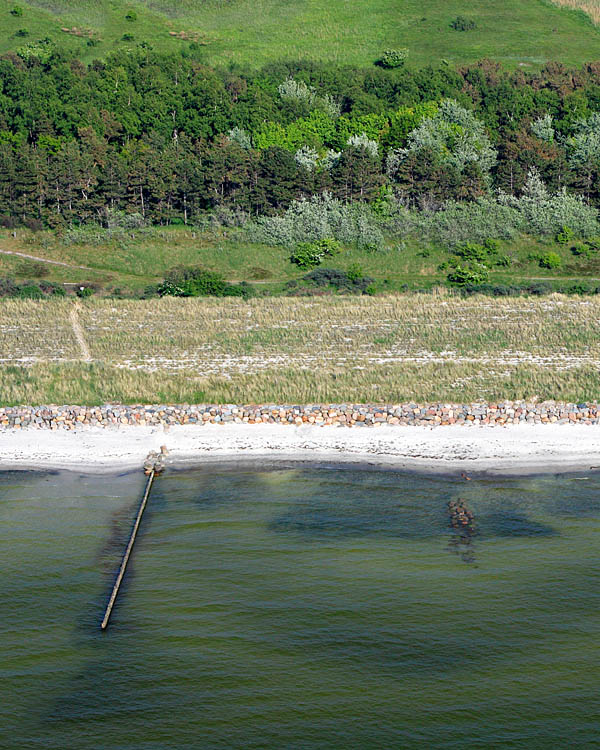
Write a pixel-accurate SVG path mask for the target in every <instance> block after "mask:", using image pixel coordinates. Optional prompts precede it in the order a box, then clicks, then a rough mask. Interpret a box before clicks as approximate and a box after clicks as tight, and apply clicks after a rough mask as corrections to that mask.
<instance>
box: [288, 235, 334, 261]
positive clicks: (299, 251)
mask: <svg viewBox="0 0 600 750" xmlns="http://www.w3.org/2000/svg"><path fill="white" fill-rule="evenodd" d="M340 251H341V248H340V243H339V242H337V241H336V240H334V239H332V238H331V237H327V238H325V239H323V240H316V241H315V242H300V243H298V245H297V247H296V249H295V250H294V252H293V253H292V254H291V255H290V261H291V262H292V263H295V264H296V265H297V266H299V267H300V268H314V267H315V266H319V265H320V264H321V263H322V261H323V259H324V258H326V257H331V256H333V255H337V254H338V253H339V252H340Z"/></svg>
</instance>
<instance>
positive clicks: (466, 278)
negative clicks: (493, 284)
mask: <svg viewBox="0 0 600 750" xmlns="http://www.w3.org/2000/svg"><path fill="white" fill-rule="evenodd" d="M488 277H489V270H488V269H487V268H486V266H484V265H482V264H481V263H475V262H471V263H468V264H467V265H464V266H456V268H454V269H453V270H452V271H450V273H449V274H448V282H449V283H450V284H452V286H467V285H470V284H485V283H486V282H487V280H488Z"/></svg>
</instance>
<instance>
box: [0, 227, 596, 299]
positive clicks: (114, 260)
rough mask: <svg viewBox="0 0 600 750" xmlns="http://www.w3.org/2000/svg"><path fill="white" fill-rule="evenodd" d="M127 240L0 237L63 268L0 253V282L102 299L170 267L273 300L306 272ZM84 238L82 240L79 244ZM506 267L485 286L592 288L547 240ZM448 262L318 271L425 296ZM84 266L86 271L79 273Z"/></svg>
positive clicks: (402, 254) (523, 244)
mask: <svg viewBox="0 0 600 750" xmlns="http://www.w3.org/2000/svg"><path fill="white" fill-rule="evenodd" d="M144 232H145V233H142V234H140V233H138V234H137V235H136V237H135V238H134V239H132V238H131V236H130V235H128V234H125V235H122V236H121V237H120V238H119V239H113V240H112V241H108V240H107V239H105V238H104V237H103V236H101V235H98V239H97V240H93V239H90V238H89V237H88V238H87V240H86V241H83V242H71V241H67V240H65V239H64V238H60V237H58V236H57V235H55V234H53V233H52V232H37V233H33V232H30V231H29V230H26V229H18V230H16V237H14V236H13V232H12V231H8V230H3V231H2V230H0V251H2V250H4V251H10V252H19V253H23V254H25V255H32V256H35V257H38V258H44V259H47V260H50V261H60V262H62V263H66V264H67V265H64V266H62V265H55V264H53V263H46V264H42V265H41V266H40V264H39V263H36V262H35V261H31V260H27V259H26V258H22V257H20V256H16V255H6V254H3V253H2V252H0V278H1V277H10V278H14V279H16V280H17V281H20V282H22V281H26V280H31V279H34V278H36V276H38V274H40V273H41V272H42V269H43V278H44V279H47V280H48V281H54V282H58V283H61V284H62V283H72V284H77V285H79V284H83V285H87V284H95V285H97V286H98V287H99V288H100V289H102V290H104V291H105V292H106V291H108V292H110V291H111V290H114V289H121V290H122V291H123V292H125V291H127V290H138V291H139V290H141V289H143V288H144V287H145V286H146V285H148V284H153V283H157V282H158V281H160V280H161V279H162V278H163V277H164V275H165V273H166V272H167V271H168V270H169V269H171V268H173V267H174V266H177V265H201V266H203V267H205V268H207V269H208V270H211V271H217V272H219V273H221V274H223V276H224V277H225V278H226V279H228V280H229V281H233V282H239V281H247V282H250V283H251V284H254V285H255V288H256V289H257V290H259V291H260V290H265V291H271V292H275V293H277V292H279V291H282V290H283V289H284V288H285V284H286V283H287V282H288V281H291V280H293V279H299V278H301V277H302V276H303V275H304V274H305V273H306V271H303V270H301V269H299V268H298V267H297V266H295V265H293V264H292V263H291V262H290V260H289V254H290V253H289V250H286V249H285V248H282V247H270V246H267V245H259V244H248V243H247V242H244V241H238V240H236V238H235V235H234V234H233V233H232V232H231V231H228V232H226V233H225V234H224V233H223V232H222V231H217V232H205V233H201V232H198V231H197V230H196V231H193V230H191V229H186V228H184V227H178V228H160V227H155V228H152V229H148V230H144ZM84 238H85V237H84ZM547 250H552V251H553V252H557V253H558V254H559V255H560V256H561V258H562V264H561V267H560V268H558V269H553V270H547V269H543V268H540V267H539V264H538V263H537V262H536V260H535V257H534V256H536V254H538V253H540V252H543V251H547ZM501 251H502V253H503V254H506V255H508V256H509V257H510V258H511V259H512V260H511V265H510V266H509V267H506V268H497V269H495V270H493V271H492V274H491V280H492V281H493V282H497V283H507V284H511V283H525V282H530V281H533V280H535V281H538V280H549V279H554V280H557V281H560V280H563V281H564V280H567V279H591V280H596V281H598V283H600V259H597V258H592V259H587V260H586V259H583V258H581V257H576V256H574V255H573V254H572V252H571V250H570V246H566V245H559V244H557V243H555V242H554V241H553V240H547V241H542V240H536V239H533V238H530V237H521V238H519V239H518V240H516V241H514V242H505V243H503V244H502V247H501ZM450 257H451V253H450V251H448V250H447V249H445V248H440V247H437V248H436V247H424V246H423V245H422V244H420V243H418V242H416V241H415V242H407V243H398V242H392V241H390V242H389V243H388V247H387V249H386V250H385V251H381V252H374V253H369V252H365V251H359V250H357V249H355V248H352V247H347V248H345V249H344V250H343V252H342V253H341V254H340V255H338V256H336V257H335V258H333V259H332V260H331V261H330V262H328V263H324V265H329V266H333V267H335V268H339V269H341V270H347V269H348V268H349V267H350V266H351V265H354V264H358V265H359V266H360V267H361V269H362V270H363V273H364V274H365V275H368V276H370V277H372V278H373V279H374V280H375V285H376V289H377V290H378V291H379V292H385V291H390V292H391V291H399V290H403V289H404V288H405V285H407V286H408V288H410V289H422V288H429V287H431V286H434V285H439V284H441V283H444V281H445V279H446V275H447V273H448V271H447V270H440V268H439V266H440V265H441V264H442V263H443V262H444V261H448V259H449V258H450ZM79 266H86V267H87V268H80V267H79Z"/></svg>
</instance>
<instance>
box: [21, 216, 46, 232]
mask: <svg viewBox="0 0 600 750" xmlns="http://www.w3.org/2000/svg"><path fill="white" fill-rule="evenodd" d="M23 226H24V227H27V229H31V231H32V232H41V231H42V229H43V228H44V225H43V223H42V221H41V220H40V219H30V218H25V219H23Z"/></svg>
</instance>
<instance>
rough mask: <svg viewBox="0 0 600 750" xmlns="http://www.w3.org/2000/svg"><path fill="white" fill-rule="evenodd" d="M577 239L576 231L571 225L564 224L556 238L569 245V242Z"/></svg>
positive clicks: (559, 241)
mask: <svg viewBox="0 0 600 750" xmlns="http://www.w3.org/2000/svg"><path fill="white" fill-rule="evenodd" d="M574 239H575V232H574V231H573V230H572V229H571V227H566V226H563V227H561V229H560V231H559V232H557V233H556V236H555V240H556V241H557V242H558V243H559V244H560V245H568V244H569V242H573V240H574Z"/></svg>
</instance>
